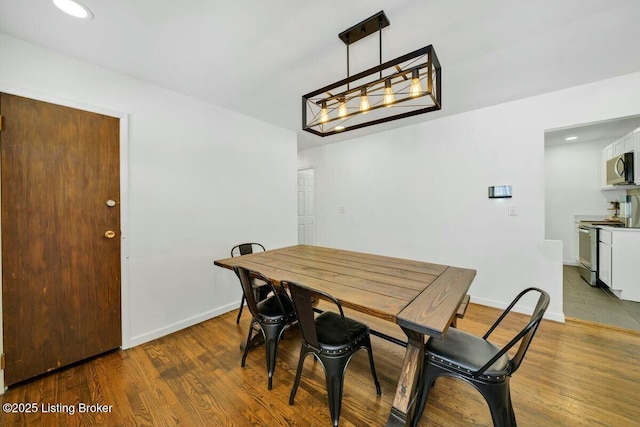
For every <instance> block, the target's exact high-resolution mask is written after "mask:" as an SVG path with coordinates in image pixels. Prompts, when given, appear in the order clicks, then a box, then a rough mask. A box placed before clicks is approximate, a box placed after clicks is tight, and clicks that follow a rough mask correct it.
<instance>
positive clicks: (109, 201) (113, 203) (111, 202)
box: [105, 199, 118, 208]
mask: <svg viewBox="0 0 640 427" xmlns="http://www.w3.org/2000/svg"><path fill="white" fill-rule="evenodd" d="M105 204H106V205H107V206H109V207H110V208H112V207H114V206H115V205H117V204H118V202H116V201H115V200H111V199H109V200H107V201H106V202H105Z"/></svg>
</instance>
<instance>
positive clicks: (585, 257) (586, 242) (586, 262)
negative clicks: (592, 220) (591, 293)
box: [578, 224, 598, 286]
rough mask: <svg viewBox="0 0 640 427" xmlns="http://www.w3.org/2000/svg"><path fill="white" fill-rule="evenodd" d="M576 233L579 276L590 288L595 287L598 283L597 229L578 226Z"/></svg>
mask: <svg viewBox="0 0 640 427" xmlns="http://www.w3.org/2000/svg"><path fill="white" fill-rule="evenodd" d="M578 232H579V233H578V261H579V262H580V265H579V266H578V269H579V270H580V276H582V278H583V279H584V280H586V282H587V283H588V284H590V285H591V286H596V285H597V283H598V228H597V227H594V226H592V225H590V224H580V225H579V226H578Z"/></svg>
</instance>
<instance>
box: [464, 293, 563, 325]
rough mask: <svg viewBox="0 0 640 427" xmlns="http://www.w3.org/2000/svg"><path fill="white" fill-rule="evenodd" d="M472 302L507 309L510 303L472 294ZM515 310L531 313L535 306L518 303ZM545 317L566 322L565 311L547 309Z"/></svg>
mask: <svg viewBox="0 0 640 427" xmlns="http://www.w3.org/2000/svg"><path fill="white" fill-rule="evenodd" d="M471 302H472V303H475V304H480V305H486V306H488V307H494V308H499V309H502V310H504V309H506V308H507V306H508V305H509V304H505V303H503V302H500V301H495V300H490V299H485V298H474V297H473V296H471ZM509 303H510V302H509ZM513 311H514V312H516V313H522V314H528V315H530V314H531V313H532V312H533V307H524V306H520V305H517V304H516V306H515V307H513ZM544 318H545V319H547V320H553V321H554V322H560V323H565V317H564V313H556V312H550V311H547V312H546V313H544Z"/></svg>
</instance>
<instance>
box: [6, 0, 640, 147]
mask: <svg viewBox="0 0 640 427" xmlns="http://www.w3.org/2000/svg"><path fill="white" fill-rule="evenodd" d="M83 3H84V4H85V5H86V6H88V7H89V8H90V9H91V10H92V11H93V14H94V16H95V18H94V19H93V20H91V21H82V20H77V19H74V18H71V17H69V16H67V15H64V14H62V13H61V12H60V11H58V10H57V9H56V8H55V7H54V6H53V4H52V1H51V0H29V1H24V0H22V1H21V0H0V32H3V33H6V34H9V35H12V36H15V37H17V38H20V39H23V40H26V41H29V42H32V43H35V44H38V45H41V46H44V47H47V48H50V49H53V50H56V51H58V52H62V53H65V54H68V55H71V56H73V57H76V58H80V59H83V60H86V61H89V62H91V63H94V64H98V65H100V66H103V67H106V68H108V69H111V70H114V71H117V72H120V73H123V74H126V75H129V76H132V77H136V78H139V79H142V80H145V81H147V82H151V83H154V84H156V85H159V86H162V87H165V88H168V89H172V90H174V91H177V92H180V93H183V94H186V95H190V96H193V97H195V98H198V99H201V100H204V101H207V102H210V103H212V104H215V105H219V106H222V107H225V108H228V109H230V110H235V111H238V112H240V113H243V114H246V115H249V116H252V117H255V118H257V119H260V120H264V121H266V122H269V123H273V124H275V125H277V126H281V127H284V128H287V129H290V130H293V131H296V132H297V133H298V149H306V148H309V147H313V146H317V145H321V144H326V143H332V142H337V141H342V140H344V139H348V138H352V137H355V136H361V135H366V134H368V133H371V132H379V131H381V130H385V129H388V128H390V127H396V126H404V125H407V124H411V123H415V122H417V121H423V120H430V119H433V118H438V117H443V116H445V115H450V114H455V113H459V112H463V111H469V110H472V109H476V108H481V107H485V106H488V105H494V104H498V103H502V102H507V101H511V100H515V99H520V98H523V97H528V96H533V95H537V94H541V93H545V92H549V91H554V90H559V89H563V88H566V87H570V86H576V85H580V84H585V83H588V82H592V81H597V80H602V79H605V78H608V77H613V76H618V75H622V74H627V73H631V72H635V71H638V70H640V55H638V50H637V49H638V47H637V40H640V25H638V22H640V2H639V1H637V0H616V1H611V0H562V1H558V0H538V1H526V0H483V1H477V0H451V1H442V0H441V1H434V0H424V1H415V0H413V1H411V0H349V1H344V0H323V1H321V2H304V1H299V0H270V1H264V0H236V1H214V0H180V1H179V2H178V1H168V0H109V1H104V0H83ZM380 10H384V11H385V13H386V15H387V16H388V18H389V20H390V22H391V25H390V26H389V27H387V28H385V29H384V30H383V42H382V46H383V61H386V60H390V59H393V58H396V57H398V56H400V55H403V54H405V53H408V52H410V51H413V50H415V49H418V48H420V47H423V46H426V45H429V44H433V46H434V47H435V50H436V52H437V54H438V57H439V59H440V62H441V64H442V81H443V87H442V95H443V109H442V110H441V111H438V112H434V113H428V114H424V115H419V116H415V117H412V118H408V119H403V120H397V121H394V122H389V123H387V124H384V125H378V126H372V127H369V128H365V129H361V130H357V131H353V132H346V133H345V134H342V135H336V136H332V137H325V138H320V137H317V136H315V135H312V134H308V133H307V132H303V131H301V130H300V129H301V120H302V119H301V111H300V106H301V96H302V95H303V94H305V93H308V92H311V91H313V90H315V89H318V88H320V87H322V86H325V85H327V84H330V83H333V82H335V81H337V80H340V79H342V78H344V77H346V48H345V45H344V44H343V43H342V42H341V41H340V39H339V38H338V34H339V33H340V32H342V31H343V30H345V29H347V28H349V27H351V26H352V25H354V24H356V23H358V22H360V21H362V20H363V19H365V18H367V17H369V16H371V15H373V14H374V13H376V12H378V11H380ZM370 38H371V39H375V40H367V39H363V40H361V41H359V42H357V43H355V44H353V45H352V46H351V49H350V69H351V74H354V73H355V72H358V71H361V70H364V69H366V68H369V67H371V66H373V65H377V63H378V61H379V57H378V40H377V37H370Z"/></svg>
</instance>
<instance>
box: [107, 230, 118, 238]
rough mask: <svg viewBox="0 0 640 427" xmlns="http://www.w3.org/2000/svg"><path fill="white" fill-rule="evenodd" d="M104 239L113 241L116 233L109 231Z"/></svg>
mask: <svg viewBox="0 0 640 427" xmlns="http://www.w3.org/2000/svg"><path fill="white" fill-rule="evenodd" d="M104 237H106V238H107V239H113V238H114V237H116V232H115V231H113V230H108V231H106V232H105V233H104Z"/></svg>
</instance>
